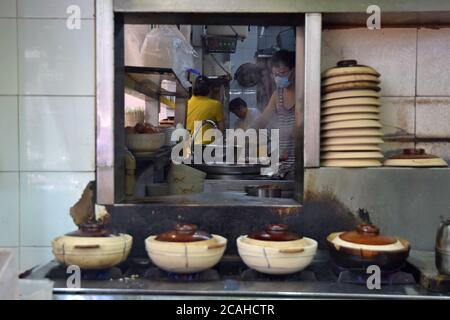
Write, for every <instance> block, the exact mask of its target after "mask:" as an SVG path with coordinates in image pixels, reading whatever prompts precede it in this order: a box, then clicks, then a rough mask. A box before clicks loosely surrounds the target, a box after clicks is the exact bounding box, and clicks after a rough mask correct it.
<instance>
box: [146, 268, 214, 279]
mask: <svg viewBox="0 0 450 320" xmlns="http://www.w3.org/2000/svg"><path fill="white" fill-rule="evenodd" d="M144 278H145V279H147V280H156V281H174V282H192V281H219V280H220V276H219V273H218V272H217V271H216V270H214V269H208V270H205V271H202V272H197V273H186V274H182V273H176V272H166V271H163V270H161V269H159V268H156V267H151V268H149V269H147V270H146V271H145V273H144Z"/></svg>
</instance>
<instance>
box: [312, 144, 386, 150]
mask: <svg viewBox="0 0 450 320" xmlns="http://www.w3.org/2000/svg"><path fill="white" fill-rule="evenodd" d="M320 151H381V148H380V147H379V146H378V145H376V144H353V145H352V144H349V145H345V144H344V145H337V146H322V147H321V148H320Z"/></svg>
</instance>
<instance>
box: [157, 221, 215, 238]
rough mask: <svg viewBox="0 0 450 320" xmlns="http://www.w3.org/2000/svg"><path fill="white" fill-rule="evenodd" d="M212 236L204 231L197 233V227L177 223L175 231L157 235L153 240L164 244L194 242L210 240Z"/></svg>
mask: <svg viewBox="0 0 450 320" xmlns="http://www.w3.org/2000/svg"><path fill="white" fill-rule="evenodd" d="M212 238H213V236H212V235H211V234H209V233H207V232H205V231H198V230H197V225H195V224H187V223H178V224H176V225H175V229H174V230H171V231H167V232H163V233H161V234H159V235H158V236H157V237H156V238H155V240H158V241H164V242H194V241H204V240H209V239H212Z"/></svg>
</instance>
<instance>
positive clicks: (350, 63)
mask: <svg viewBox="0 0 450 320" xmlns="http://www.w3.org/2000/svg"><path fill="white" fill-rule="evenodd" d="M356 74H358V75H373V76H376V77H379V76H380V74H379V73H378V72H377V71H376V70H375V69H373V68H371V67H369V66H365V65H360V64H358V62H357V61H356V60H341V61H339V62H338V63H337V65H336V67H333V68H329V69H327V70H325V71H324V72H322V78H323V79H326V78H330V77H335V76H345V75H356Z"/></svg>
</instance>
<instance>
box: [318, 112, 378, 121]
mask: <svg viewBox="0 0 450 320" xmlns="http://www.w3.org/2000/svg"><path fill="white" fill-rule="evenodd" d="M345 120H380V116H379V115H378V114H376V113H363V112H361V113H343V114H333V115H329V116H323V117H322V119H321V120H320V122H321V123H329V122H336V121H345Z"/></svg>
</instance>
